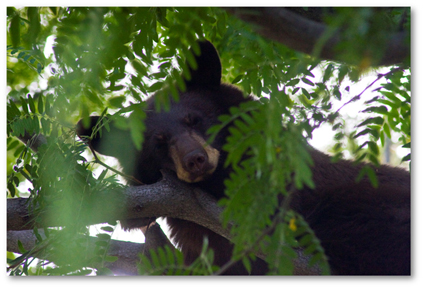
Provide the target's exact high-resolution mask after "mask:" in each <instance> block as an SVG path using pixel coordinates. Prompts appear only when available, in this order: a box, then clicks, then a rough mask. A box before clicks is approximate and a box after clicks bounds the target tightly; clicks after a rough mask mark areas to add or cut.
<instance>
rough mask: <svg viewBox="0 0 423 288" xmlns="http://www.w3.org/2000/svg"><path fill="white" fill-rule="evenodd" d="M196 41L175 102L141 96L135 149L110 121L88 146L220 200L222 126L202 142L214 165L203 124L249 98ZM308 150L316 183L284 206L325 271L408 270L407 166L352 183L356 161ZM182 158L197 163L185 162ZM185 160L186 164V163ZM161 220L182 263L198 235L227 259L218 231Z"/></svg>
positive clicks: (146, 177) (87, 131) (143, 174)
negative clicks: (325, 262) (191, 67)
mask: <svg viewBox="0 0 423 288" xmlns="http://www.w3.org/2000/svg"><path fill="white" fill-rule="evenodd" d="M200 47H201V51H202V54H201V56H199V57H197V62H198V66H199V67H198V70H197V71H191V74H192V79H191V80H190V81H187V83H186V84H187V91H186V92H183V93H181V94H180V101H179V102H172V105H171V109H170V111H169V112H160V113H157V112H155V111H154V103H153V101H154V98H150V99H149V100H148V108H147V111H148V112H147V118H146V121H145V123H146V132H145V133H144V137H145V141H144V144H143V149H142V151H137V150H136V149H135V148H134V146H133V145H132V144H131V143H132V142H131V140H130V137H129V134H128V132H125V131H121V130H119V129H118V128H116V127H114V126H113V125H111V126H112V127H111V131H110V133H106V131H103V136H102V138H99V137H98V136H97V137H95V138H94V139H93V140H92V141H91V142H90V145H91V146H92V147H93V148H94V149H95V150H97V151H98V152H100V153H102V154H105V155H110V156H114V157H117V158H118V159H119V161H120V163H121V165H122V167H123V170H124V172H125V173H127V174H129V175H132V176H134V177H135V178H136V179H138V180H140V181H142V182H143V183H145V184H150V183H154V182H157V181H158V180H160V178H161V174H160V169H162V168H167V169H171V170H174V171H175V172H176V173H177V172H178V169H183V170H184V171H179V172H183V173H182V174H180V173H178V175H185V176H180V179H181V180H184V181H186V182H190V183H191V182H195V183H192V184H191V185H195V186H197V187H199V188H201V189H203V190H205V191H207V192H208V193H210V194H211V195H213V196H215V197H216V198H217V199H220V198H222V197H224V184H223V181H224V179H226V178H227V177H228V176H229V173H230V170H229V169H228V168H224V166H223V163H224V160H225V158H226V154H225V152H224V151H222V146H223V144H224V143H225V139H226V137H227V135H228V130H227V129H223V130H222V131H221V132H220V133H219V135H218V136H217V137H216V139H215V140H214V142H213V143H211V144H210V149H215V150H217V151H218V152H219V159H218V163H217V164H216V163H213V161H211V160H210V159H209V157H214V156H211V154H213V153H211V154H210V153H209V152H210V150H207V149H206V148H205V146H204V141H203V140H205V139H207V137H208V135H207V133H206V131H207V129H208V128H210V127H211V126H213V125H214V124H217V123H218V120H217V117H218V116H219V115H222V114H227V113H228V112H229V107H231V106H237V105H240V103H242V102H245V101H251V100H252V98H251V97H249V98H244V97H243V94H242V92H241V91H240V90H238V89H237V88H235V87H234V86H230V85H225V84H221V83H220V78H221V66H220V60H219V57H218V55H217V52H216V51H215V49H214V47H213V45H212V44H211V43H209V42H200ZM91 120H92V123H91V125H90V126H89V127H88V128H85V127H83V125H82V122H80V123H79V125H78V133H79V135H81V136H84V135H91V132H92V128H93V125H94V124H95V123H96V122H97V121H98V117H97V118H96V117H93V118H91ZM193 135H195V136H193ZM198 139H200V140H198ZM197 142H198V143H197ZM184 143H187V144H185V145H184ZM310 153H311V156H312V158H313V161H314V166H313V167H312V171H313V180H314V183H315V185H316V187H315V189H309V188H305V189H303V190H300V191H295V193H294V195H293V199H292V205H291V207H292V208H293V209H295V210H296V211H297V212H299V213H301V214H302V215H303V216H304V218H305V219H306V220H307V221H308V223H309V224H310V226H311V228H312V229H313V230H314V231H315V233H316V235H317V237H318V238H319V239H320V241H321V243H322V246H323V247H324V249H325V252H326V253H327V255H328V258H329V262H330V266H331V269H332V272H333V273H334V274H343V275H398V274H399V275H409V274H410V175H409V173H408V172H406V171H404V170H402V169H398V168H392V167H388V166H381V167H379V168H377V169H376V174H377V177H378V181H379V187H378V188H377V189H375V188H373V187H372V186H371V185H370V182H369V180H368V179H366V178H365V179H363V180H362V181H361V182H359V183H356V181H355V179H356V178H357V175H358V173H359V170H360V169H361V167H362V165H363V164H361V165H357V166H356V165H354V164H353V163H352V162H349V161H345V160H340V161H339V162H337V163H331V161H330V157H329V156H327V155H325V154H323V153H321V152H319V151H317V150H314V149H312V148H310ZM192 155H194V156H192ZM197 155H200V156H197ZM175 159H176V160H175ZM195 159H200V160H195ZM209 160H210V161H209ZM175 161H176V162H180V163H179V164H177V163H175ZM190 161H194V162H195V161H198V162H197V163H194V164H193V163H189V162H190ZM204 161H206V162H204ZM207 161H208V162H207ZM200 162H201V163H200ZM203 162H204V163H206V164H204V165H205V166H203ZM210 165H211V166H215V167H212V168H213V169H215V170H213V171H214V172H213V173H212V174H211V175H208V174H207V173H208V172H210V171H211V170H210V169H211V168H210ZM189 166H190V167H193V168H187V167H189ZM197 168H198V169H197ZM184 173H185V174H184ZM206 174H207V175H206ZM198 176H200V178H197V177H198ZM191 179H201V180H202V181H199V182H196V181H191ZM132 184H134V185H136V184H135V183H132ZM168 223H169V226H170V229H171V236H172V238H173V240H174V241H175V242H176V243H177V245H178V246H179V247H180V248H181V250H182V252H183V254H184V255H185V260H186V263H187V264H189V263H191V262H192V261H194V260H195V259H196V258H197V257H198V255H199V253H200V251H201V247H202V243H203V238H204V237H208V238H209V246H210V247H211V248H213V250H214V252H215V264H217V265H220V266H221V265H223V264H225V263H226V262H228V261H229V260H230V257H231V254H232V253H231V252H232V244H231V243H230V242H229V241H228V240H226V239H225V238H223V237H221V236H219V235H217V234H215V233H213V232H212V231H210V230H208V229H206V228H204V227H201V226H198V225H196V224H194V223H190V222H188V221H184V220H180V219H168ZM252 267H253V270H252V274H259V275H260V274H261V275H262V274H265V273H266V272H267V265H266V263H265V262H264V261H263V260H261V259H257V261H256V262H255V263H253V265H252ZM226 273H227V274H232V275H239V274H246V273H247V271H246V269H245V268H244V267H243V265H242V264H241V263H237V264H236V265H234V266H232V267H230V269H228V270H227V271H226Z"/></svg>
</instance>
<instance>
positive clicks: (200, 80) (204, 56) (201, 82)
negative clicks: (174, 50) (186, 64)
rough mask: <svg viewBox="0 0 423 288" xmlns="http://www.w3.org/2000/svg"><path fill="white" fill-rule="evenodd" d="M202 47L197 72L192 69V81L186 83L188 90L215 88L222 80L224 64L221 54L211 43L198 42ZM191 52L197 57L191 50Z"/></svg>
mask: <svg viewBox="0 0 423 288" xmlns="http://www.w3.org/2000/svg"><path fill="white" fill-rule="evenodd" d="M198 44H199V45H200V52H201V53H200V55H198V56H197V55H196V56H195V59H196V61H197V66H198V67H197V70H193V69H192V68H190V73H191V80H189V81H188V80H187V81H185V83H186V85H187V89H190V88H196V87H202V88H213V87H218V86H219V85H220V80H221V78H222V64H221V63H220V58H219V54H218V53H217V51H216V48H214V46H213V44H212V43H210V42H209V41H198ZM191 51H192V52H193V54H194V55H195V53H194V51H193V50H192V48H191Z"/></svg>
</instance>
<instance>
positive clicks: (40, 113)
mask: <svg viewBox="0 0 423 288" xmlns="http://www.w3.org/2000/svg"><path fill="white" fill-rule="evenodd" d="M404 13H405V15H406V17H405V18H404V17H402V15H404ZM400 16H401V17H400ZM7 21H8V22H7V23H8V34H7V53H8V54H7V56H8V57H7V85H8V91H9V93H8V105H7V137H8V138H7V151H8V152H7V153H8V154H7V163H8V164H7V165H8V166H7V167H8V177H7V179H8V181H7V182H8V183H7V187H8V197H16V196H22V194H24V193H25V192H24V191H22V189H21V191H20V190H19V189H18V188H20V186H22V185H23V184H24V183H25V181H27V182H26V183H28V182H29V183H30V185H29V186H30V187H31V188H29V197H31V198H32V199H33V200H35V202H34V203H36V204H38V206H37V208H35V207H31V209H36V210H37V211H36V212H38V213H40V215H41V214H42V213H43V211H44V209H45V208H46V207H47V206H49V205H51V203H55V205H54V206H55V207H58V208H57V210H54V211H53V212H52V214H51V215H48V216H50V218H52V219H56V218H57V219H61V221H62V222H61V223H63V227H62V228H60V229H50V230H49V229H44V231H45V235H41V233H39V232H38V231H37V230H35V231H34V232H35V234H36V235H37V239H38V240H37V246H36V248H34V250H33V251H25V250H24V249H23V247H22V251H21V252H22V255H21V256H18V257H17V258H15V259H14V260H10V261H9V266H10V267H12V268H13V269H11V270H10V274H11V275H22V274H25V275H30V274H37V275H41V274H43V275H45V274H47V275H81V274H82V275H85V274H89V273H96V274H98V275H100V274H109V273H111V272H110V271H109V270H107V268H105V267H104V264H105V263H106V262H107V261H113V260H115V259H111V258H109V257H108V256H106V253H107V248H108V243H109V241H110V234H111V233H112V231H113V229H114V228H113V226H108V227H109V228H105V231H104V233H103V234H101V235H99V237H98V240H97V241H96V249H95V251H94V253H87V252H88V251H87V245H86V242H87V236H88V230H87V227H86V226H85V224H82V223H85V222H84V221H82V219H87V218H89V217H90V215H82V214H80V211H82V210H83V209H80V207H82V206H84V205H93V206H95V205H96V204H95V203H97V202H98V201H100V199H102V198H111V197H114V195H116V193H117V192H116V191H117V190H116V189H119V188H121V185H120V184H118V183H117V180H116V179H115V178H114V176H113V175H110V174H109V175H106V172H107V170H108V169H106V170H104V171H103V172H101V173H100V175H99V176H98V177H95V175H94V173H93V172H92V170H93V169H94V168H93V167H94V166H95V167H97V164H95V163H91V162H89V161H87V157H86V156H82V155H81V153H82V152H83V151H84V150H85V149H86V146H85V145H84V144H82V143H81V142H79V141H76V139H75V133H74V124H75V123H76V122H77V120H79V119H80V118H85V119H86V118H87V116H89V115H90V114H91V113H93V112H94V113H98V114H101V115H103V114H104V113H105V112H106V111H109V112H110V111H111V112H114V113H115V115H116V116H115V117H116V118H117V119H119V120H118V122H119V125H120V126H121V127H122V128H125V129H129V130H130V131H131V136H132V141H133V142H134V144H135V145H136V146H137V147H142V141H143V137H142V132H143V130H144V124H143V120H144V118H145V115H144V111H143V102H142V101H143V100H144V99H145V98H146V97H148V96H149V95H151V94H153V93H156V98H155V99H156V100H157V101H156V104H157V105H156V108H157V109H166V107H168V105H169V99H170V97H173V98H175V99H177V98H178V93H177V89H181V90H184V87H185V84H184V81H183V77H186V78H188V79H189V78H190V75H189V72H188V71H189V70H188V69H187V67H186V65H189V66H191V67H196V65H197V64H196V63H195V60H194V59H195V58H194V55H193V54H192V53H191V52H190V50H189V47H193V50H194V53H198V45H197V44H196V40H197V39H203V38H206V39H209V40H210V41H212V42H213V44H214V45H215V46H216V47H217V49H218V51H219V53H220V56H221V58H222V67H223V77H224V79H223V81H224V82H229V83H233V84H235V85H238V86H239V87H240V88H242V89H243V91H244V92H245V93H246V94H254V95H256V96H257V97H260V101H257V102H254V103H248V104H246V105H243V106H241V107H239V108H233V109H232V110H231V113H230V115H224V116H222V117H221V118H220V120H221V124H220V125H217V126H216V127H213V128H211V129H210V131H209V132H210V134H211V137H213V135H214V134H215V133H217V131H218V130H219V129H221V128H222V127H224V126H225V125H229V124H230V123H231V124H233V127H231V128H230V132H231V136H230V137H229V138H228V142H227V145H226V146H225V147H224V149H225V150H226V151H228V152H229V156H228V159H227V163H226V165H230V166H232V167H233V168H234V171H235V172H234V173H233V174H232V175H231V177H230V179H228V180H227V181H226V183H225V184H226V187H227V195H228V198H227V199H224V200H222V201H221V204H222V205H225V206H226V208H225V212H224V215H223V216H224V222H225V223H228V222H229V221H233V222H235V223H237V225H234V228H233V229H232V233H233V241H234V243H235V251H234V255H233V259H234V261H235V260H242V262H243V263H244V265H245V266H246V267H247V268H248V267H250V260H252V259H254V257H256V256H255V253H256V252H259V251H261V252H263V253H264V254H265V255H268V256H267V258H266V261H267V262H268V263H269V266H270V268H271V272H270V273H271V274H291V273H292V271H293V265H292V260H293V258H295V257H296V253H295V251H296V249H302V250H303V251H304V253H305V254H307V255H310V265H314V264H318V265H319V267H320V269H321V271H322V272H323V273H325V274H326V273H329V268H328V266H327V259H326V256H325V255H324V251H323V249H322V248H321V246H320V244H319V240H318V239H317V238H316V237H315V236H314V233H313V231H312V230H311V229H310V228H309V227H308V225H307V223H306V222H305V221H304V220H303V219H302V217H301V215H298V214H296V213H295V212H293V211H291V210H289V209H288V208H287V207H288V204H289V199H290V194H291V193H292V190H293V189H294V188H301V187H304V186H308V187H313V185H314V184H313V181H312V175H311V170H310V168H309V167H310V166H311V165H312V164H313V163H312V161H311V159H310V156H309V155H308V152H307V149H306V145H307V144H306V142H307V141H308V140H310V139H312V137H313V132H314V131H315V129H317V128H319V127H321V126H322V125H325V124H329V125H331V126H332V129H333V130H334V131H335V132H336V134H335V139H334V141H335V144H334V146H333V148H332V151H331V152H333V154H334V157H333V159H334V161H336V160H337V159H339V158H342V157H343V156H344V154H346V152H347V151H349V152H350V155H353V157H354V159H355V160H356V161H367V162H368V163H369V164H372V165H367V166H365V170H363V171H362V175H361V176H362V177H365V176H367V177H369V179H370V180H371V181H372V183H373V184H374V185H377V179H376V178H375V177H374V171H373V168H372V167H377V166H378V165H380V156H381V149H384V147H385V146H386V139H391V141H392V142H396V141H399V143H401V145H403V147H404V148H406V149H409V148H410V143H411V139H410V126H411V117H410V113H411V112H410V111H411V96H410V78H411V76H410V68H409V66H408V64H407V60H405V61H404V63H405V64H402V65H401V66H395V67H391V68H390V70H389V71H388V72H386V73H381V72H378V74H377V77H376V79H375V81H374V82H372V83H371V84H370V85H368V86H367V87H366V88H365V89H364V90H363V91H362V92H361V93H359V94H356V95H350V85H351V86H352V85H358V84H359V83H361V81H362V78H363V76H365V75H366V73H368V72H370V71H371V68H370V67H368V63H370V61H369V59H366V58H365V57H364V58H363V53H364V52H363V51H362V48H364V47H366V48H369V49H371V50H372V51H373V50H375V51H378V53H379V54H378V55H379V56H380V57H381V55H382V54H381V53H382V52H385V51H383V50H380V49H379V47H380V46H379V43H380V41H381V39H384V38H385V37H387V35H388V33H389V31H392V30H395V29H397V27H400V26H401V25H402V26H401V29H409V23H410V22H409V9H401V8H395V9H392V10H390V12H389V13H380V11H377V10H372V9H371V8H364V9H359V8H337V9H336V13H335V14H331V15H329V16H328V17H326V18H325V21H326V23H327V24H328V25H329V26H330V27H331V29H333V31H336V30H339V29H340V28H341V27H342V29H343V30H342V31H344V32H343V34H342V37H343V38H342V39H343V41H342V45H341V46H340V47H338V48H339V53H342V54H344V58H345V59H351V60H352V61H351V62H350V63H360V65H357V66H353V65H348V64H346V63H335V62H328V61H324V60H320V59H317V58H315V57H311V56H308V55H303V54H301V53H298V52H296V51H293V50H291V49H288V48H287V47H285V46H283V45H281V44H278V43H275V42H272V41H268V40H267V39H264V38H262V37H261V36H259V35H258V34H257V33H255V32H254V30H253V29H252V27H250V26H249V25H248V24H246V23H245V22H242V21H240V20H239V19H237V18H236V17H234V16H232V15H229V14H227V13H226V11H225V10H222V9H219V8H207V7H201V8H194V7H186V8H167V7H158V8H150V7H112V8H108V7H72V8H46V7H43V8H38V7H29V8H19V9H17V8H14V7H8V9H7ZM386 23H389V25H385V24H386ZM384 25H385V26H384ZM52 39H54V40H53V45H52V53H50V54H49V53H48V51H49V48H50V44H48V43H49V41H51V40H52ZM323 40H324V39H323ZM363 43H365V45H363ZM378 49H379V50H378ZM372 55H374V54H372ZM186 63H188V64H186ZM375 84H377V85H378V86H377V87H376V88H374V89H373V90H371V91H369V89H370V87H372V86H373V85H375ZM357 101H363V102H364V105H366V106H365V108H364V109H363V108H360V109H361V110H362V111H360V112H361V113H362V114H360V115H367V116H368V117H367V118H366V119H356V122H355V124H354V125H355V127H354V128H352V129H351V128H350V127H349V126H350V125H348V123H347V121H346V117H345V115H343V114H342V112H343V111H344V110H345V108H344V107H345V106H351V103H353V102H357ZM336 107H339V108H336ZM357 112H358V111H357ZM128 114H129V115H128ZM123 116H126V117H123ZM357 120H358V122H357ZM33 134H43V135H45V136H46V139H47V142H46V143H45V145H42V146H40V147H39V149H38V151H37V152H34V151H32V150H31V149H30V148H29V147H30V146H31V141H28V142H27V143H26V144H25V145H24V144H22V143H21V142H20V141H18V140H17V139H18V138H19V139H24V138H28V136H31V135H33ZM397 138H398V140H396V139H397ZM32 140H34V138H32ZM245 155H247V156H249V158H246V157H244V156H245ZM410 159H411V156H410V154H408V155H407V156H405V157H403V159H402V160H403V161H407V162H410ZM93 162H97V163H98V161H96V160H94V161H93ZM106 168H107V167H106ZM358 180H360V179H358ZM280 199H284V201H283V205H282V206H279V205H278V201H279V200H280ZM50 211H51V210H50ZM93 213H94V212H93ZM43 216H44V215H43ZM48 216H47V218H48ZM40 219H41V218H40ZM36 221H37V220H36ZM110 227H111V228H110ZM206 244H207V243H206V242H205V246H204V247H203V253H202V254H201V257H200V258H199V259H198V260H197V261H196V262H195V263H194V264H193V265H191V266H190V267H186V266H183V265H182V255H181V254H180V252H179V251H171V250H170V249H167V248H165V249H164V250H158V251H156V252H153V251H152V252H151V257H150V258H147V257H145V256H142V265H141V266H140V268H139V272H140V273H142V274H146V273H147V274H160V275H161V274H168V275H174V274H178V275H180V274H182V275H184V274H195V275H204V274H207V275H210V274H219V273H221V272H222V269H224V267H213V266H212V265H211V264H210V263H212V259H213V252H212V251H210V250H209V249H207V245H206ZM35 252H36V253H35ZM9 256H10V259H12V258H13V257H14V256H13V255H9V254H8V257H9ZM44 256H48V257H44ZM33 257H38V258H40V259H51V261H52V263H50V262H48V261H42V262H40V264H39V265H38V266H37V268H36V269H35V271H33V270H32V269H31V268H30V264H31V263H33V261H34V258H33ZM43 257H44V258H43ZM47 264H49V265H48V266H45V265H47Z"/></svg>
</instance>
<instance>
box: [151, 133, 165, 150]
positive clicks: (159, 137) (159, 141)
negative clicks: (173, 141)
mask: <svg viewBox="0 0 423 288" xmlns="http://www.w3.org/2000/svg"><path fill="white" fill-rule="evenodd" d="M154 141H155V144H156V145H155V146H156V147H157V148H159V149H160V148H164V147H165V146H166V144H167V139H166V136H165V135H163V134H156V135H154Z"/></svg>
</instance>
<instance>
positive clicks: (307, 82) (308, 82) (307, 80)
mask: <svg viewBox="0 0 423 288" xmlns="http://www.w3.org/2000/svg"><path fill="white" fill-rule="evenodd" d="M301 81H303V82H304V83H305V84H307V85H310V86H314V83H313V82H311V81H310V80H309V79H307V78H305V77H304V78H301Z"/></svg>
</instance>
